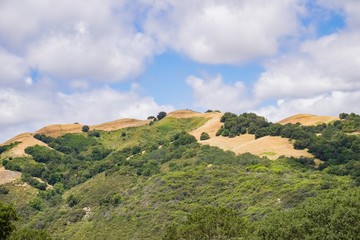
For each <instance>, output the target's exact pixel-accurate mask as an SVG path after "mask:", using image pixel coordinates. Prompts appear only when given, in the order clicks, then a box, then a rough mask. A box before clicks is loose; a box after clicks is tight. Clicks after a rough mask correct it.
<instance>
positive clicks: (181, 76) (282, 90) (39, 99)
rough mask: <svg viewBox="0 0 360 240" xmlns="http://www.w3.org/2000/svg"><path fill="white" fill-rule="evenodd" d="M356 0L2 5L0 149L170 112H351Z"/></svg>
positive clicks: (358, 62)
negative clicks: (40, 136) (64, 126)
mask: <svg viewBox="0 0 360 240" xmlns="http://www.w3.org/2000/svg"><path fill="white" fill-rule="evenodd" d="M359 12H360V1H359V0H271V1H269V0H201V1H194V0H135V1H134V0H73V1H68V0H57V1H49V0H18V1H13V0H1V1H0V142H4V141H6V140H7V139H9V138H11V137H14V136H15V135H17V134H20V133H23V132H34V131H36V130H37V129H39V128H41V127H43V126H45V125H48V124H55V123H74V122H79V123H82V124H98V123H102V122H108V121H112V120H115V119H119V118H128V117H130V118H138V119H146V118H147V117H148V116H150V115H156V114H157V113H158V112H160V111H165V112H170V111H173V110H176V109H192V110H195V111H200V112H203V111H206V110H208V109H212V110H220V111H222V112H227V111H230V112H234V113H237V114H240V113H243V112H255V113H257V114H260V115H262V116H265V117H266V118H267V119H268V120H269V121H278V120H281V119H283V118H285V117H288V116H291V115H294V114H298V113H309V114H316V115H330V116H338V114H339V113H341V112H348V113H350V112H355V113H360V104H359V102H360V14H359Z"/></svg>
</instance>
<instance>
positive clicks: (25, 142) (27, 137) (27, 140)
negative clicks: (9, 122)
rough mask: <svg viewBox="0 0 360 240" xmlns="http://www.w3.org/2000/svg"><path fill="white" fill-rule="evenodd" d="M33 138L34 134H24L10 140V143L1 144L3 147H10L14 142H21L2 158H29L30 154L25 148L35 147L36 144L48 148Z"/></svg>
mask: <svg viewBox="0 0 360 240" xmlns="http://www.w3.org/2000/svg"><path fill="white" fill-rule="evenodd" d="M33 136H34V134H33V133H22V134H20V135H17V136H16V137H14V138H12V139H10V140H9V141H7V142H5V143H3V144H1V145H8V144H10V143H13V142H21V143H19V144H18V145H17V146H16V147H14V148H12V149H10V150H9V151H8V152H5V153H3V154H2V156H9V157H10V156H11V157H25V156H28V154H26V153H25V148H27V147H30V146H35V145H36V144H37V145H40V146H45V147H48V145H46V144H45V143H43V142H41V141H39V140H37V139H36V138H34V137H33Z"/></svg>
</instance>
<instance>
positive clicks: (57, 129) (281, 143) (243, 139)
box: [1, 109, 339, 159]
mask: <svg viewBox="0 0 360 240" xmlns="http://www.w3.org/2000/svg"><path fill="white" fill-rule="evenodd" d="M222 115H223V113H219V112H207V113H200V112H196V111H192V110H188V109H181V110H176V111H173V112H170V113H168V114H167V116H166V117H171V118H177V119H180V118H191V117H203V118H207V119H208V121H207V122H206V123H205V124H204V125H203V126H201V127H199V128H198V129H195V130H194V131H192V132H190V134H192V135H193V136H195V137H196V139H197V140H198V141H199V143H201V144H209V145H211V146H217V147H219V148H222V149H224V150H231V151H234V152H235V153H237V154H238V153H244V152H250V153H252V154H256V155H260V156H261V155H263V153H266V152H272V153H273V154H272V155H271V156H267V157H268V158H270V159H276V158H278V157H279V156H281V155H285V156H294V157H299V156H306V157H311V156H312V155H311V154H309V153H308V152H307V151H304V150H295V149H294V148H293V145H292V144H291V143H290V142H289V141H288V140H287V139H283V138H281V137H269V136H268V137H264V138H260V139H255V136H254V135H249V134H245V135H241V136H238V137H235V138H227V137H222V136H216V132H217V131H218V130H219V128H220V127H221V126H222V125H223V123H222V122H220V118H221V117H222ZM337 119H339V118H337V117H329V116H315V115H310V114H297V115H294V116H291V117H288V118H286V119H283V120H281V121H279V122H278V123H280V124H287V123H297V122H300V123H301V124H303V125H316V124H319V123H323V122H324V123H328V122H331V121H334V120H337ZM150 121H151V120H138V119H131V118H124V119H118V120H115V121H111V122H107V123H102V124H98V125H88V126H89V127H90V130H93V129H97V130H104V131H112V130H117V129H121V128H126V127H139V126H143V125H146V124H148V123H149V122H150ZM83 126H84V125H83V124H53V125H49V126H46V127H43V128H41V129H39V130H38V131H36V132H34V133H22V134H20V135H18V136H16V137H14V138H12V139H10V140H8V141H6V142H5V143H3V144H1V145H6V144H10V143H12V142H16V141H19V142H21V143H20V144H18V145H17V146H16V147H14V148H13V149H11V150H10V151H9V152H7V153H4V154H7V155H9V156H13V157H20V156H27V154H26V153H25V152H24V150H25V148H27V147H29V146H34V145H36V144H38V145H42V146H46V147H48V146H47V144H45V143H43V142H41V141H39V140H37V139H35V138H34V137H33V136H34V135H35V134H44V135H47V136H51V137H55V138H56V137H59V136H61V135H63V134H66V133H81V132H82V127H83ZM202 132H206V133H208V134H209V136H210V139H208V140H205V141H200V135H201V133H202Z"/></svg>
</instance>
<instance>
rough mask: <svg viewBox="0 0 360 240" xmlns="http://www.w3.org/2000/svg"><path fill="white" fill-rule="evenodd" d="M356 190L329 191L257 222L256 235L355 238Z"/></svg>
mask: <svg viewBox="0 0 360 240" xmlns="http://www.w3.org/2000/svg"><path fill="white" fill-rule="evenodd" d="M359 209H360V192H359V190H356V191H354V192H341V191H338V192H331V193H326V194H321V195H319V196H317V197H315V198H308V199H307V200H305V201H304V202H303V203H302V204H300V205H299V206H298V207H296V208H293V209H290V210H288V211H285V210H282V211H279V212H276V213H272V214H270V215H268V216H267V217H265V218H264V219H263V220H262V221H260V223H259V228H258V233H257V235H258V236H259V239H274V240H275V239H299V240H300V239H359V236H360V225H359V222H360V212H359Z"/></svg>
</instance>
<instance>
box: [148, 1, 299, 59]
mask: <svg viewBox="0 0 360 240" xmlns="http://www.w3.org/2000/svg"><path fill="white" fill-rule="evenodd" d="M145 2H147V3H148V4H149V5H151V6H152V11H150V14H149V18H148V21H147V22H146V24H145V29H146V30H147V32H149V33H151V34H153V35H155V36H156V37H157V38H158V39H159V40H160V41H161V42H164V43H165V45H168V46H170V47H172V48H174V49H175V50H177V51H179V52H181V53H185V54H186V55H188V56H190V57H191V58H192V59H194V60H195V61H198V62H202V63H212V64H218V63H226V64H237V63H242V62H245V61H248V60H251V59H254V58H257V57H263V56H271V55H273V54H275V53H276V52H277V50H278V45H279V39H280V38H281V37H284V36H288V35H293V34H296V30H297V29H298V21H297V14H298V13H299V12H300V11H301V10H302V8H301V6H300V2H301V1H296V0H293V1H281V0H275V1H265V0H243V1H231V0H228V1H224V0H223V1H216V0H208V1H191V0H186V1H170V0H163V1H149V0H147V1H145ZM160 16H161V17H160Z"/></svg>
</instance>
